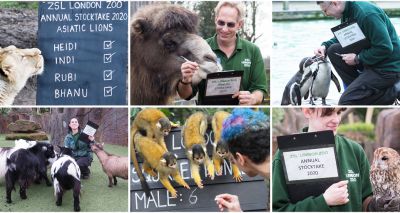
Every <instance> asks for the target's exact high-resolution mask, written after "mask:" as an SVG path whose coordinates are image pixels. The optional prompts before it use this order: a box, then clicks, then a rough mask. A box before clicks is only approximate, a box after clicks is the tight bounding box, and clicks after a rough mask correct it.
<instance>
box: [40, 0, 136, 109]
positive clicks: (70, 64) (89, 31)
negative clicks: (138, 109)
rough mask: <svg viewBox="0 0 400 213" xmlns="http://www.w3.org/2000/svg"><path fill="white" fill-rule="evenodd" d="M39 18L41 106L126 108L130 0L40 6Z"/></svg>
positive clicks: (60, 2) (59, 3)
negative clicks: (110, 106) (109, 106)
mask: <svg viewBox="0 0 400 213" xmlns="http://www.w3.org/2000/svg"><path fill="white" fill-rule="evenodd" d="M38 19H39V30H38V43H39V48H40V50H41V51H42V54H43V56H44V59H45V68H44V73H43V74H42V75H41V76H39V77H38V91H37V98H36V99H37V104H41V105H76V104H79V105H95V104H96V105H124V104H126V100H127V99H126V82H127V81H126V76H127V67H128V2H127V1H51V2H50V1H48V2H40V3H39V17H38Z"/></svg>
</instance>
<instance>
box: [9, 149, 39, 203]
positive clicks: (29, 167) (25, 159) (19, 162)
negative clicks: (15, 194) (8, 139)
mask: <svg viewBox="0 0 400 213" xmlns="http://www.w3.org/2000/svg"><path fill="white" fill-rule="evenodd" d="M6 165H7V172H6V175H5V177H6V201H7V203H11V190H13V189H14V190H15V187H14V185H15V182H16V181H18V183H19V187H20V189H19V195H20V197H21V199H26V198H27V196H26V189H27V188H28V187H29V185H30V184H31V183H32V182H33V181H34V180H35V179H36V178H38V177H39V174H38V171H39V165H40V163H39V159H38V158H37V157H36V156H35V155H34V154H33V153H32V152H30V151H29V150H26V149H18V150H16V151H14V152H13V153H12V154H11V155H10V157H9V158H7V160H6Z"/></svg>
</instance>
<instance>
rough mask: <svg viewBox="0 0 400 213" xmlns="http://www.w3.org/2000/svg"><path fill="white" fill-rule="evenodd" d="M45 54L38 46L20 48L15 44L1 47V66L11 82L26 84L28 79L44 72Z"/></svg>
mask: <svg viewBox="0 0 400 213" xmlns="http://www.w3.org/2000/svg"><path fill="white" fill-rule="evenodd" d="M43 67H44V65H43V56H42V55H41V52H40V50H39V49H37V48H32V49H18V48H16V47H15V46H8V47H6V48H3V49H1V48H0V68H1V69H2V74H3V75H5V76H6V77H7V78H8V80H9V82H10V83H13V84H16V85H18V84H21V85H19V86H22V87H23V86H24V85H25V82H26V80H27V79H28V78H29V77H31V76H33V75H40V74H41V73H42V72H43Z"/></svg>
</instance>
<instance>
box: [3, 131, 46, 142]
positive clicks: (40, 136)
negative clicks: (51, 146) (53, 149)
mask: <svg viewBox="0 0 400 213" xmlns="http://www.w3.org/2000/svg"><path fill="white" fill-rule="evenodd" d="M5 137H6V140H18V139H24V140H30V141H47V140H49V137H47V135H46V133H45V132H43V131H39V132H35V133H11V134H6V135H5Z"/></svg>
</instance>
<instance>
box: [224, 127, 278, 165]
mask: <svg viewBox="0 0 400 213" xmlns="http://www.w3.org/2000/svg"><path fill="white" fill-rule="evenodd" d="M269 135H270V134H269V127H268V128H264V129H258V130H256V131H247V132H246V133H244V134H241V135H239V136H238V137H235V138H232V139H231V140H230V141H228V145H229V152H231V153H232V155H233V156H234V157H235V158H236V155H235V153H237V152H239V153H240V154H243V155H246V156H247V157H248V158H250V160H251V161H253V162H254V163H255V164H261V163H263V162H264V161H265V160H266V159H267V157H269V149H270V139H269Z"/></svg>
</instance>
